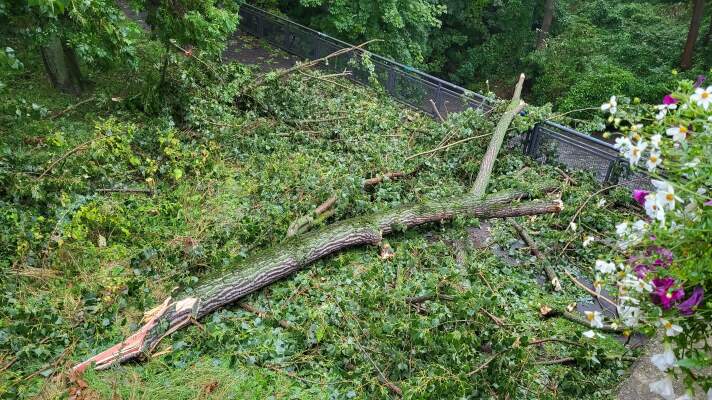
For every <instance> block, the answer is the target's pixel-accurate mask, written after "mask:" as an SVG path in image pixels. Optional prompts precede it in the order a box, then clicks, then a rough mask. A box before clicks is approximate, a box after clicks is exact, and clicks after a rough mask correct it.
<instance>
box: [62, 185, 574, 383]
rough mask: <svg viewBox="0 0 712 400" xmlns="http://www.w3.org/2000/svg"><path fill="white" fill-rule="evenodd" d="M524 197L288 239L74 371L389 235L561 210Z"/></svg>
mask: <svg viewBox="0 0 712 400" xmlns="http://www.w3.org/2000/svg"><path fill="white" fill-rule="evenodd" d="M525 197H527V193H525V192H521V191H503V192H499V193H496V194H493V195H491V196H488V197H487V198H485V199H474V198H473V197H472V196H470V195H462V196H457V197H452V198H449V199H443V200H440V201H426V202H423V203H418V204H413V205H408V206H402V207H399V208H396V209H394V210H390V211H386V212H382V213H378V214H375V215H372V216H370V217H357V218H352V219H348V220H345V221H341V222H338V223H335V224H332V225H329V226H326V227H324V228H321V229H318V230H315V231H312V232H308V233H306V234H304V235H300V236H298V237H295V238H291V239H287V240H286V241H285V242H283V243H281V244H280V245H279V246H276V247H273V248H271V249H268V250H266V251H264V252H263V253H261V254H258V255H256V256H253V257H251V258H249V259H248V260H246V261H245V264H244V265H243V266H242V267H241V268H239V269H238V270H236V271H234V272H231V273H228V274H227V275H225V276H222V277H219V278H217V279H213V280H210V281H207V282H205V283H203V284H202V285H200V286H198V287H196V288H195V289H194V290H193V291H192V292H190V293H189V294H186V295H184V296H182V297H180V298H178V299H176V300H174V299H172V298H170V297H169V298H167V299H166V300H165V301H164V302H163V304H161V305H160V306H158V307H156V308H155V309H154V310H152V312H150V313H149V318H148V319H147V322H146V324H145V325H143V326H142V327H141V328H140V329H139V330H138V331H137V332H136V333H134V334H133V335H131V336H130V337H128V338H127V339H126V340H124V341H123V342H121V343H119V344H117V345H115V346H113V347H111V348H109V349H107V350H105V351H103V352H101V353H99V354H97V355H96V356H94V357H91V358H89V359H88V360H86V361H84V362H83V363H81V364H79V365H77V366H76V367H75V370H76V371H78V372H80V371H83V370H84V369H85V368H86V367H87V366H89V365H91V364H92V363H96V368H97V369H106V368H108V367H109V366H111V365H113V364H115V363H117V362H125V361H128V360H131V359H135V358H138V357H139V356H141V355H143V354H147V353H150V352H151V351H152V350H153V349H154V348H155V347H156V346H157V345H158V343H159V342H160V341H161V340H162V339H163V338H164V337H166V336H168V335H170V334H171V333H173V332H175V331H176V330H178V329H181V328H183V327H185V326H187V325H188V324H190V321H191V319H195V320H197V319H200V318H202V317H204V316H205V315H208V314H210V313H211V312H213V311H215V310H216V309H218V308H220V307H223V306H225V305H227V304H230V303H233V302H235V301H237V300H239V299H240V298H242V297H244V296H246V295H248V294H250V293H253V292H255V291H257V290H259V289H261V288H263V287H265V286H267V285H269V284H271V283H273V282H275V281H278V280H280V279H282V278H284V277H286V276H288V275H291V274H293V273H294V272H296V271H298V270H300V269H302V268H304V267H306V266H308V265H310V264H312V263H313V262H315V261H317V260H319V259H322V258H324V257H326V256H328V255H331V254H334V253H336V252H339V251H341V250H344V249H347V248H350V247H353V246H358V245H366V244H371V245H374V244H378V243H379V242H380V241H381V240H382V238H383V236H385V235H388V234H392V233H395V232H401V231H403V230H405V229H409V228H413V227H416V226H419V225H422V224H425V223H429V222H441V221H448V220H451V219H453V218H454V217H456V216H461V215H464V216H470V217H475V218H481V219H486V218H503V217H515V216H523V215H537V214H547V213H557V212H559V211H561V209H562V207H563V205H562V203H561V201H560V200H558V199H556V200H540V201H529V202H522V203H518V204H513V202H514V201H515V200H516V199H520V198H525Z"/></svg>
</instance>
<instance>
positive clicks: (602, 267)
mask: <svg viewBox="0 0 712 400" xmlns="http://www.w3.org/2000/svg"><path fill="white" fill-rule="evenodd" d="M596 271H599V272H600V273H602V274H612V273H614V272H616V264H613V263H612V262H605V261H602V260H596Z"/></svg>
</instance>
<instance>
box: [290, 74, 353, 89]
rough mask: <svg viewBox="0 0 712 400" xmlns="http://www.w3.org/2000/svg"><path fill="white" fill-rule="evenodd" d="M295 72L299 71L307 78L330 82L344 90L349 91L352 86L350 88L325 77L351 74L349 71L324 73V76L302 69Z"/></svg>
mask: <svg viewBox="0 0 712 400" xmlns="http://www.w3.org/2000/svg"><path fill="white" fill-rule="evenodd" d="M297 72H299V73H300V74H302V75H304V76H306V77H308V78H311V79H316V80H320V81H322V82H326V83H330V84H332V85H336V86H338V87H340V88H342V89H345V90H349V91H350V90H353V88H350V87H348V86H346V85H344V84H342V83H340V82H336V81H332V80H331V79H328V78H327V77H329V76H348V75H351V72H342V73H339V74H332V75H324V76H318V75H310V74H307V73H306V72H304V71H297Z"/></svg>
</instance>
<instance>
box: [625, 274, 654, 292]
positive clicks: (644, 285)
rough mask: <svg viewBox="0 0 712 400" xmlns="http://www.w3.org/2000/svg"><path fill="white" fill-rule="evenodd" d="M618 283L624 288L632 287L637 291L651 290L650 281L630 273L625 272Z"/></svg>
mask: <svg viewBox="0 0 712 400" xmlns="http://www.w3.org/2000/svg"><path fill="white" fill-rule="evenodd" d="M619 284H620V285H621V286H623V287H624V288H626V289H633V290H635V291H636V292H638V293H643V292H645V293H650V292H652V291H653V286H652V285H651V284H650V283H648V282H646V281H644V280H642V279H640V278H638V277H637V276H636V275H633V274H631V273H627V274H625V276H624V277H623V279H621V280H620V281H619Z"/></svg>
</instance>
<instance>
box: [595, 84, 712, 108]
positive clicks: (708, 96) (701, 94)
mask: <svg viewBox="0 0 712 400" xmlns="http://www.w3.org/2000/svg"><path fill="white" fill-rule="evenodd" d="M690 100H691V101H694V102H695V103H697V105H698V106H700V107H702V108H704V109H705V110H707V109H708V108H709V107H710V104H712V86H707V89H702V88H701V87H699V88H697V89H695V93H694V94H693V95H692V96H690ZM601 109H603V106H601Z"/></svg>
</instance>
